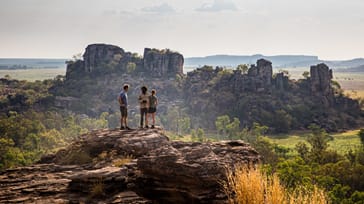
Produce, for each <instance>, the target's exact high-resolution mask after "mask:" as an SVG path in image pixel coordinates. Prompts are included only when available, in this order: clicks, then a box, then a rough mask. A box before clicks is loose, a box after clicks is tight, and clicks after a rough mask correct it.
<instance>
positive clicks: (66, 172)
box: [0, 129, 259, 203]
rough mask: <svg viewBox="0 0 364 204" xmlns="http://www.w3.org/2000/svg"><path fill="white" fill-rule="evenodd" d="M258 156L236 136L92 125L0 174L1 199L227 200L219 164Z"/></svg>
mask: <svg viewBox="0 0 364 204" xmlns="http://www.w3.org/2000/svg"><path fill="white" fill-rule="evenodd" d="M126 156H127V158H129V159H128V160H125V161H124V160H123V161H124V162H123V163H120V161H121V160H122V159H125V158H126ZM258 161H259V155H258V153H257V152H256V151H255V150H254V149H252V148H251V147H250V146H249V145H248V144H246V143H244V142H242V141H225V142H215V143H199V142H178V141H169V139H168V138H167V137H166V136H165V135H164V134H163V130H162V129H149V130H131V131H119V130H97V131H93V132H91V133H88V134H85V135H82V136H80V138H79V139H78V140H77V141H75V142H74V143H73V144H72V145H71V146H69V147H68V148H66V149H64V150H61V151H59V152H58V153H56V154H54V155H49V156H47V157H44V158H43V159H42V160H41V161H40V163H41V164H36V165H33V166H29V167H22V168H16V169H11V170H7V171H5V172H3V173H1V174H0V202H4V203H16V202H18V203H19V202H21V203H36V202H38V203H47V202H48V203H82V202H83V203H85V202H86V203H98V202H102V203H187V202H192V203H226V202H227V200H226V199H227V198H226V196H225V195H224V193H223V192H222V189H221V185H220V183H221V182H222V181H223V180H224V179H225V171H226V168H227V167H233V166H234V165H235V164H238V163H257V162H258Z"/></svg>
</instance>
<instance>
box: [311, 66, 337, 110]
mask: <svg viewBox="0 0 364 204" xmlns="http://www.w3.org/2000/svg"><path fill="white" fill-rule="evenodd" d="M310 75H311V77H310V85H311V93H312V95H313V96H316V97H319V99H321V101H322V103H323V104H324V105H325V106H332V105H333V103H334V91H333V89H332V87H331V79H332V70H331V69H329V67H328V66H327V65H326V64H323V63H321V64H318V65H316V66H311V68H310Z"/></svg>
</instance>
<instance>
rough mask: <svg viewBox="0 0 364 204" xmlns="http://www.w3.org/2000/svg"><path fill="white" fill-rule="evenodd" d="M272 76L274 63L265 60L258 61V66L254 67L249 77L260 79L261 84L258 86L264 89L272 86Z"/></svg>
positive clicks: (249, 71) (249, 72)
mask: <svg viewBox="0 0 364 204" xmlns="http://www.w3.org/2000/svg"><path fill="white" fill-rule="evenodd" d="M272 74H273V70H272V62H270V61H268V60H265V59H259V60H258V61H257V66H255V65H252V66H251V67H250V69H249V70H248V76H251V77H255V78H256V79H260V80H259V82H257V84H258V86H259V85H260V86H261V87H262V88H263V87H269V86H270V85H271V83H272ZM258 88H260V87H258Z"/></svg>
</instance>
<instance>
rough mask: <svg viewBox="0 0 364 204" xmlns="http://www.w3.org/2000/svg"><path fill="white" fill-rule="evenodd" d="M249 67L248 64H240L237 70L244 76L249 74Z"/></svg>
mask: <svg viewBox="0 0 364 204" xmlns="http://www.w3.org/2000/svg"><path fill="white" fill-rule="evenodd" d="M248 69H249V67H248V65H247V64H239V65H238V66H237V67H236V70H240V71H241V72H242V73H243V74H245V73H247V72H248Z"/></svg>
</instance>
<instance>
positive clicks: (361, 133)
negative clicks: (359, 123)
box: [358, 129, 364, 147]
mask: <svg viewBox="0 0 364 204" xmlns="http://www.w3.org/2000/svg"><path fill="white" fill-rule="evenodd" d="M358 136H359V138H360V141H361V144H362V145H363V147H364V129H360V131H359V133H358Z"/></svg>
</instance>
